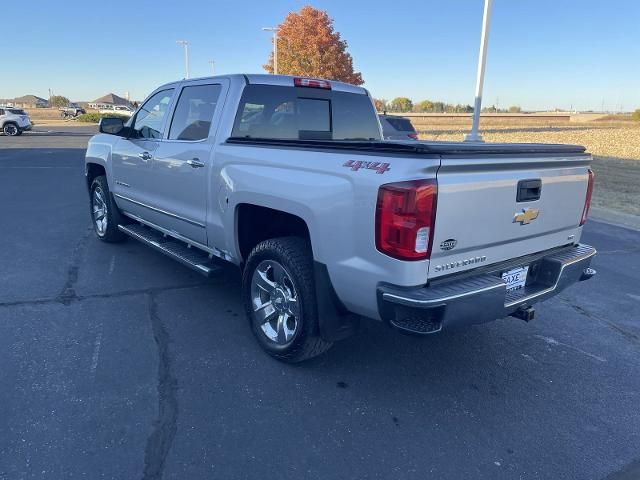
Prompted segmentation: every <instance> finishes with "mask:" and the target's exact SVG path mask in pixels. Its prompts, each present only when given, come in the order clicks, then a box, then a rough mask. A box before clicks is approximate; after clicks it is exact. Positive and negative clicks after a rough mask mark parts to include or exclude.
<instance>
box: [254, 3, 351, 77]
mask: <svg viewBox="0 0 640 480" xmlns="http://www.w3.org/2000/svg"><path fill="white" fill-rule="evenodd" d="M264 69H265V70H266V71H267V72H269V73H273V52H271V54H270V55H269V60H268V61H267V63H266V65H264ZM278 73H279V74H283V75H303V76H306V77H317V78H327V79H329V80H339V81H341V82H347V83H352V84H354V85H362V84H363V83H364V80H362V74H361V73H360V72H356V71H354V69H353V58H351V55H350V54H349V53H348V52H347V42H345V41H344V40H342V39H341V38H340V34H339V33H338V32H336V31H335V30H334V29H333V19H332V18H331V17H329V15H328V14H327V12H325V11H322V10H318V9H315V8H313V7H310V6H305V7H302V9H300V12H290V13H289V14H288V15H287V17H286V18H285V19H284V22H282V23H281V24H280V25H278Z"/></svg>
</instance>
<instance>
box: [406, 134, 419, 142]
mask: <svg viewBox="0 0 640 480" xmlns="http://www.w3.org/2000/svg"><path fill="white" fill-rule="evenodd" d="M407 137H409V138H413V139H414V140H417V139H418V134H417V133H408V134H407Z"/></svg>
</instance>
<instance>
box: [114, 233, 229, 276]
mask: <svg viewBox="0 0 640 480" xmlns="http://www.w3.org/2000/svg"><path fill="white" fill-rule="evenodd" d="M118 229H119V230H120V231H122V232H124V233H126V234H127V235H129V236H130V237H131V238H134V239H136V240H138V241H139V242H142V243H144V244H146V245H149V246H150V247H152V248H155V249H156V250H158V251H159V252H161V253H164V254H165V255H167V256H168V257H171V258H173V259H174V260H177V261H178V262H180V263H182V264H183V265H186V266H187V267H189V268H191V269H193V270H195V271H196V272H198V273H201V274H202V275H204V276H206V277H209V276H211V274H213V273H214V272H215V271H216V270H218V269H219V268H220V266H219V265H217V264H216V263H215V262H214V261H213V260H212V255H210V254H208V253H206V252H204V251H203V250H200V249H199V248H196V247H192V246H191V245H189V244H188V243H185V242H182V241H180V240H177V239H175V238H172V237H169V236H166V235H164V234H162V233H160V232H158V231H157V230H154V229H152V228H150V227H146V226H144V225H135V224H132V225H118Z"/></svg>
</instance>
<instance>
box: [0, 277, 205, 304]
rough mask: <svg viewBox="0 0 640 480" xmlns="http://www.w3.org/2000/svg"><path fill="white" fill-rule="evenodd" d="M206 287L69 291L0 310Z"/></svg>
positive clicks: (172, 286) (22, 301)
mask: <svg viewBox="0 0 640 480" xmlns="http://www.w3.org/2000/svg"><path fill="white" fill-rule="evenodd" d="M208 285H211V282H200V283H194V284H191V285H171V286H168V287H150V288H140V289H132V290H123V291H120V292H113V293H92V294H88V295H77V294H76V293H75V291H74V292H73V294H71V291H69V292H68V293H69V294H68V295H66V296H64V297H61V295H57V296H55V297H44V298H35V299H29V300H15V301H9V302H0V308H2V307H20V306H30V305H47V304H55V303H62V304H63V305H70V304H71V303H73V302H82V301H84V300H93V299H102V298H107V299H108V298H120V297H132V296H136V295H155V294H157V293H162V292H171V291H179V290H189V289H191V288H197V287H204V286H208ZM64 291H66V288H65V290H63V292H64Z"/></svg>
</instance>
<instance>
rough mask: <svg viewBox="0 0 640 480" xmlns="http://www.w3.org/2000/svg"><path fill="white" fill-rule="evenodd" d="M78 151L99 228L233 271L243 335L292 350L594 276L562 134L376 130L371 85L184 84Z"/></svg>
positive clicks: (269, 347) (480, 308)
mask: <svg viewBox="0 0 640 480" xmlns="http://www.w3.org/2000/svg"><path fill="white" fill-rule="evenodd" d="M100 132H101V133H100V134H98V135H96V136H94V137H93V138H92V139H91V140H90V142H89V145H88V148H87V154H86V170H85V172H86V183H87V187H88V189H89V194H90V208H91V215H92V219H93V224H94V227H95V232H96V234H97V236H98V238H100V239H101V240H103V241H106V242H117V241H121V240H123V239H124V238H126V237H127V236H129V237H133V238H135V239H137V240H139V241H141V242H143V243H145V244H147V245H149V246H151V247H153V248H155V249H157V250H159V251H160V252H162V253H164V254H166V255H169V256H170V257H173V258H174V259H176V260H178V261H180V262H182V263H184V264H185V265H187V266H189V267H191V268H193V269H195V270H196V271H198V272H200V273H202V274H204V275H209V274H211V273H212V272H213V271H214V270H216V269H217V267H218V264H219V262H220V261H223V260H224V261H228V262H231V263H233V264H235V265H237V266H239V267H240V269H241V271H242V297H243V301H244V305H245V308H246V312H247V316H248V318H249V323H250V326H251V329H252V331H253V333H254V334H255V336H256V338H257V340H258V342H259V343H260V345H261V346H262V347H263V348H264V349H265V350H266V351H267V352H268V353H269V354H271V355H273V356H274V357H276V358H278V359H281V360H285V361H290V362H294V361H301V360H304V359H307V358H310V357H313V356H315V355H318V354H320V353H322V352H323V351H325V350H326V349H327V348H329V347H330V346H331V344H332V342H334V341H336V340H339V339H342V338H344V337H346V336H348V335H349V334H351V333H352V332H354V330H355V329H356V328H357V326H358V322H359V321H360V319H361V318H362V317H366V318H371V319H375V320H379V321H383V322H385V323H387V324H388V325H390V326H392V327H394V328H396V329H398V330H401V331H404V332H410V333H414V334H419V335H424V334H431V333H434V332H439V331H440V330H442V329H443V328H446V329H449V328H454V327H457V326H462V325H469V324H475V323H482V322H487V321H491V320H494V319H496V318H502V317H506V316H514V317H518V318H521V319H524V320H531V319H532V318H533V315H534V310H533V307H532V305H533V304H534V303H536V302H538V301H540V300H544V299H546V298H549V297H551V296H553V295H555V294H557V293H558V292H560V291H561V290H562V289H564V288H566V287H567V286H569V285H571V284H573V283H576V282H578V281H581V280H586V279H588V278H591V277H592V276H593V275H594V274H595V271H594V270H593V269H591V268H590V267H589V265H590V262H591V259H592V258H593V256H594V255H595V254H596V251H595V249H594V248H592V247H590V246H587V245H583V244H581V243H579V241H580V236H581V233H582V227H583V225H584V223H585V220H586V218H587V213H588V210H589V203H590V198H591V192H592V189H593V172H592V171H591V169H590V168H589V166H590V163H591V156H590V155H589V154H587V153H585V151H584V148H583V147H579V146H573V145H537V144H489V143H487V144H485V143H463V142H460V143H455V142H416V141H396V142H391V141H383V140H381V139H382V136H381V129H380V124H379V122H378V117H377V115H376V112H375V109H374V107H373V104H372V101H371V97H370V96H369V94H368V92H367V91H366V90H365V89H363V88H360V87H355V86H352V85H348V84H344V83H340V82H334V81H326V80H316V79H309V78H299V77H290V76H274V75H225V76H217V77H209V78H201V79H195V80H183V81H179V82H175V83H170V84H167V85H163V86H162V87H160V88H158V89H157V90H155V91H154V92H153V93H152V94H151V95H150V96H149V97H148V98H147V100H146V101H145V102H144V103H143V104H142V106H141V107H140V108H139V109H138V110H137V112H136V113H135V115H134V116H133V117H132V118H131V119H130V120H129V121H127V122H126V123H124V122H123V120H122V119H117V118H108V119H103V120H102V122H101V125H100Z"/></svg>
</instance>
